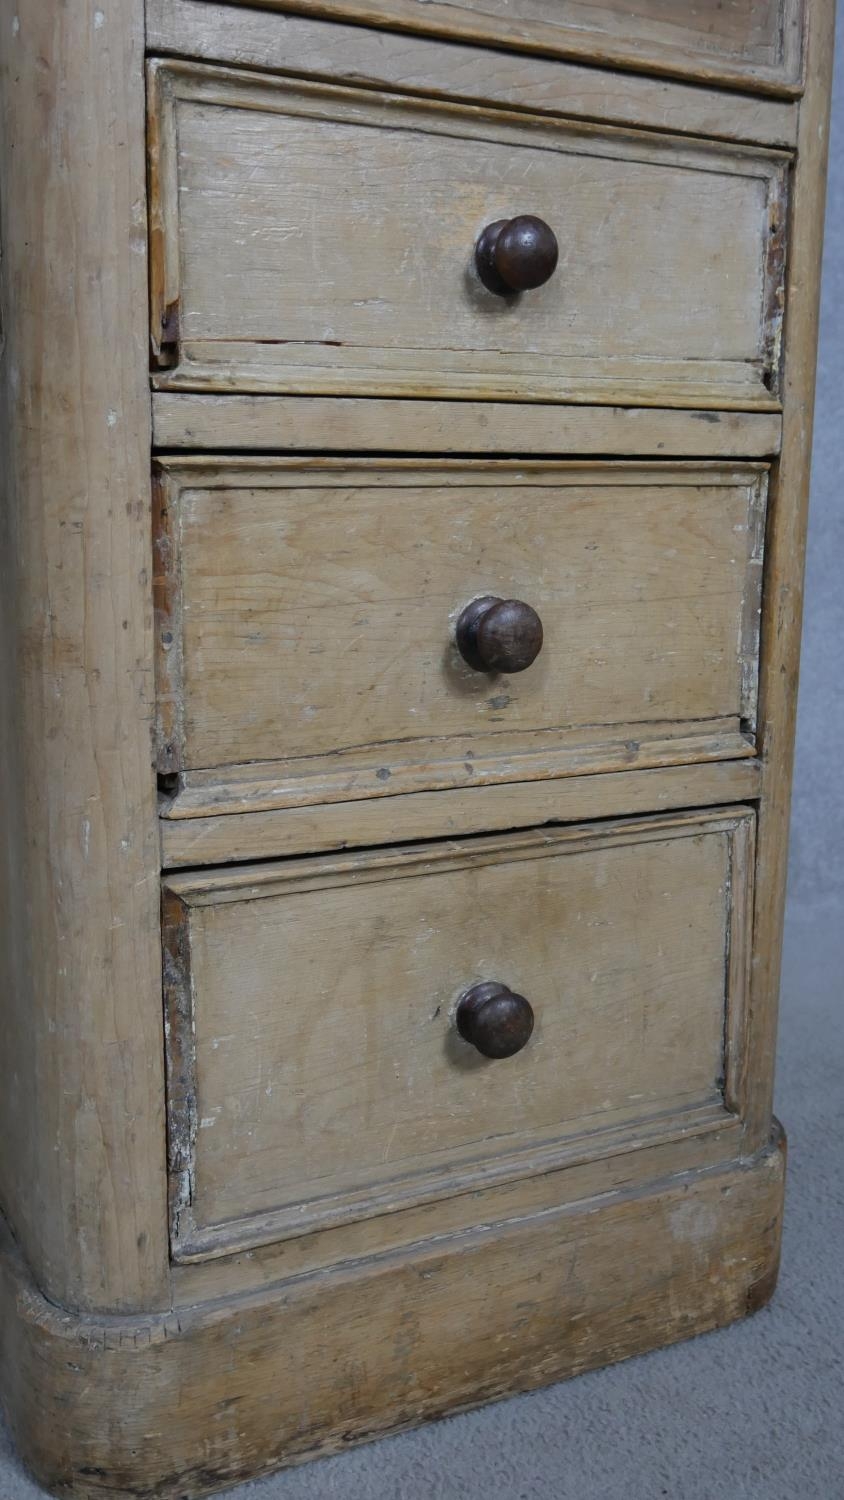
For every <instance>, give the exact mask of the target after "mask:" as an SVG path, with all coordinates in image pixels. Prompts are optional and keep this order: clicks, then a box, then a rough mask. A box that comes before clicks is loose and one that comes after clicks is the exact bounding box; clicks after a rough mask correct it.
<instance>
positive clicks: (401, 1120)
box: [164, 808, 753, 1259]
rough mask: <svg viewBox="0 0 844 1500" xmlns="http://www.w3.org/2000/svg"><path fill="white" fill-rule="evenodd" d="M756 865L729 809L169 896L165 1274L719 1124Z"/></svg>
mask: <svg viewBox="0 0 844 1500" xmlns="http://www.w3.org/2000/svg"><path fill="white" fill-rule="evenodd" d="M752 844H753V815H752V813H751V812H750V811H749V810H748V809H747V808H734V809H729V810H723V809H722V810H718V811H715V812H709V813H706V814H704V813H700V814H685V815H681V816H675V817H673V818H670V817H662V818H660V817H652V818H649V819H642V820H639V821H633V820H631V821H628V822H620V823H603V824H601V823H599V824H594V825H586V826H581V827H578V828H569V829H567V830H564V831H556V832H554V833H549V832H538V833H528V834H510V835H505V836H499V837H497V838H490V837H485V838H479V839H475V840H467V841H466V842H464V843H460V842H457V841H453V842H448V843H443V844H429V845H427V846H425V845H423V846H414V847H405V848H391V849H387V850H383V851H375V852H366V853H362V854H358V855H354V856H337V857H326V858H322V859H306V860H290V861H282V862H279V863H274V864H264V865H253V866H246V867H240V868H238V867H229V868H228V869H223V870H218V871H210V872H205V873H201V872H195V871H194V872H188V873H185V874H181V875H173V876H170V877H169V878H168V879H167V881H166V886H165V898H164V899H165V924H164V925H165V944H166V958H165V989H166V998H167V1006H168V1027H167V1037H168V1041H167V1048H168V1067H169V1090H168V1097H169V1109H170V1164H171V1178H172V1195H173V1248H174V1253H175V1255H176V1256H177V1258H182V1259H190V1258H192V1257H201V1256H204V1255H215V1254H223V1253H226V1252H227V1251H230V1250H232V1249H234V1248H239V1247H244V1246H247V1245H250V1244H259V1243H262V1242H270V1241H274V1240H282V1239H285V1238H288V1237H295V1236H299V1235H302V1234H306V1233H309V1232H311V1231H313V1230H315V1229H320V1228H325V1227H328V1226H330V1225H339V1224H342V1223H344V1222H349V1221H351V1220H355V1219H361V1218H367V1217H371V1216H373V1215H378V1214H384V1213H390V1212H393V1211H396V1210H399V1209H401V1208H404V1207H410V1206H411V1205H419V1204H424V1203H426V1202H433V1201H435V1200H437V1199H441V1198H444V1197H448V1196H451V1195H454V1194H460V1193H467V1192H474V1191H477V1190H478V1189H480V1188H483V1187H485V1186H489V1185H492V1184H494V1183H501V1182H507V1181H516V1180H518V1179H519V1178H520V1177H526V1176H529V1175H532V1174H535V1173H537V1172H548V1171H553V1170H557V1169H559V1168H562V1167H564V1166H566V1165H569V1164H573V1163H574V1162H576V1161H580V1162H583V1161H585V1160H589V1159H591V1158H596V1157H600V1156H606V1155H611V1154H613V1153H614V1152H617V1151H622V1150H630V1149H632V1147H633V1146H636V1145H642V1146H646V1145H647V1144H648V1143H649V1142H656V1141H657V1140H659V1141H664V1140H666V1139H668V1138H672V1137H674V1136H676V1135H679V1134H683V1135H684V1136H685V1135H687V1134H688V1133H689V1132H693V1131H701V1132H705V1131H707V1130H710V1129H712V1130H715V1129H723V1128H724V1126H725V1124H727V1123H729V1121H728V1120H726V1118H725V1117H726V1116H727V1115H729V1114H733V1115H735V1114H736V1112H739V1113H740V1111H741V1099H740V1098H739V1095H738V1092H737V1090H738V1089H739V1086H740V1080H741V1078H742V1076H743V1068H742V1052H743V1045H744V1044H743V1036H744V1024H745V1005H746V985H747V962H748V948H747V944H748V936H749V933H748V917H749V911H750V901H751V880H752V876H751V870H752ZM725 955H726V962H725ZM479 986H484V987H485V988H483V989H480V990H479V989H478V987H479ZM496 987H497V988H496ZM467 995H469V996H470V998H469V999H467V998H466V997H467ZM531 1021H532V1030H531V1029H530V1026H531ZM490 1052H497V1053H498V1054H501V1053H509V1054H510V1055H497V1056H495V1057H490V1056H489V1055H488V1054H489V1053H490ZM479 1212H482V1210H479ZM432 1232H433V1231H432Z"/></svg>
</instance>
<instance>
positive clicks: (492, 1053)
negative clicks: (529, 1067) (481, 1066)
mask: <svg viewBox="0 0 844 1500" xmlns="http://www.w3.org/2000/svg"><path fill="white" fill-rule="evenodd" d="M457 1030H458V1031H459V1032H460V1035H461V1036H462V1038H463V1040H464V1042H471V1044H472V1046H473V1047H477V1049H478V1051H479V1052H480V1053H482V1054H483V1056H484V1057H513V1056H514V1055H515V1054H516V1053H517V1052H521V1050H522V1048H523V1047H525V1046H527V1043H528V1042H529V1041H530V1035H531V1032H532V1031H533V1010H532V1008H531V1005H530V1002H529V1001H528V1000H526V999H525V997H524V995H515V994H514V993H513V991H512V990H508V988H507V986H506V984H496V983H495V982H494V981H488V982H486V983H484V984H473V985H472V988H471V989H470V990H467V991H466V993H465V995H461V997H460V1000H459V1001H458V1004H457Z"/></svg>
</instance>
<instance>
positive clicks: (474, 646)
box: [456, 594, 542, 672]
mask: <svg viewBox="0 0 844 1500" xmlns="http://www.w3.org/2000/svg"><path fill="white" fill-rule="evenodd" d="M456 636H457V649H458V651H459V652H460V655H461V656H462V657H463V660H464V661H465V662H467V663H468V664H469V666H470V667H473V668H474V670H475V671H476V672H524V671H525V670H526V669H527V668H528V667H529V666H530V665H531V663H532V662H534V661H536V658H537V656H538V655H539V653H540V651H541V649H542V621H541V620H540V618H539V615H538V614H537V613H536V610H535V609H531V607H530V605H529V604H523V603H522V601H521V599H496V598H495V597H494V596H492V595H490V594H487V595H485V596H484V598H482V599H473V600H472V602H471V604H467V605H466V608H465V609H464V610H463V611H462V613H461V615H460V618H459V619H458V621H457V631H456Z"/></svg>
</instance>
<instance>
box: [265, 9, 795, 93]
mask: <svg viewBox="0 0 844 1500" xmlns="http://www.w3.org/2000/svg"><path fill="white" fill-rule="evenodd" d="M236 3H238V4H241V5H242V4H249V5H250V6H254V7H256V8H259V9H266V10H271V11H274V10H281V9H284V10H290V11H303V12H305V13H306V14H308V15H313V16H334V17H337V18H338V19H341V20H354V21H362V22H365V23H368V24H369V25H372V26H395V27H397V28H399V29H403V30H408V31H421V32H429V33H434V34H436V35H438V36H443V37H459V38H464V39H466V40H470V41H480V42H488V43H489V42H492V43H494V44H496V45H499V46H500V45H507V46H512V47H518V48H524V49H525V50H528V51H534V52H547V53H551V54H556V55H561V56H563V57H585V58H587V59H588V60H589V61H590V62H597V63H601V64H603V65H604V66H613V67H623V68H624V67H628V68H639V69H641V70H642V71H644V72H654V73H667V74H677V75H680V76H687V77H696V78H700V79H703V80H706V81H709V80H712V81H717V82H724V83H731V84H737V83H741V84H744V85H745V86H748V87H750V88H753V87H756V88H761V89H765V90H771V91H773V92H782V93H792V92H795V91H796V90H798V89H799V87H800V83H801V52H802V49H801V28H802V20H803V10H804V5H803V0H731V3H730V4H728V5H725V4H724V3H723V0H697V3H696V4H695V5H694V6H689V4H688V0H637V4H636V7H635V10H634V9H633V8H632V7H631V6H630V5H628V4H625V3H624V0H450V3H443V0H236Z"/></svg>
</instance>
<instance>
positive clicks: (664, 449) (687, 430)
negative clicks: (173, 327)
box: [152, 391, 782, 459]
mask: <svg viewBox="0 0 844 1500" xmlns="http://www.w3.org/2000/svg"><path fill="white" fill-rule="evenodd" d="M152 410H153V439H154V443H155V446H156V448H159V449H173V448H177V449H178V448H208V449H210V450H211V451H213V450H214V449H220V448H223V449H233V450H244V451H249V450H252V451H256V452H260V451H261V450H262V449H263V450H269V451H271V452H273V453H278V452H279V451H284V450H289V451H291V452H294V453H295V452H297V451H298V452H302V451H305V452H308V451H310V452H318V451H319V450H320V449H325V450H328V451H329V452H331V451H336V452H338V453H346V454H353V453H366V452H367V451H369V452H373V453H391V452H393V453H460V452H461V451H462V452H464V453H484V454H486V455H488V456H489V457H492V456H494V455H495V454H499V455H501V456H504V457H509V456H510V455H511V454H513V453H530V454H533V455H540V454H543V453H548V454H555V455H557V456H562V455H564V454H566V453H574V454H578V455H579V456H583V457H588V456H589V455H590V454H594V455H595V456H596V457H601V458H611V457H618V458H636V457H643V458H652V457H656V458H688V457H690V456H693V457H695V458H705V459H711V458H729V459H736V458H756V459H758V458H767V457H768V456H770V455H772V454H775V453H778V452H779V448H780V435H781V431H782V419H781V417H780V416H779V415H778V414H777V413H775V412H728V411H719V412H713V411H670V410H667V409H659V408H657V409H652V408H647V407H645V408H641V407H639V408H637V407H631V406H580V407H567V406H547V405H541V406H540V405H521V404H520V403H518V402H509V401H507V402H505V401H408V400H402V401H389V400H385V401H382V400H377V399H375V398H373V397H369V398H367V399H364V400H357V399H355V398H354V397H350V398H344V397H342V396H311V397H307V396H297V398H296V399H295V400H294V401H291V400H289V399H288V398H287V397H286V396H225V395H216V396H201V395H191V394H189V393H187V392H179V393H178V394H173V393H171V392H169V391H156V392H155V393H154V395H153V403H152Z"/></svg>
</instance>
